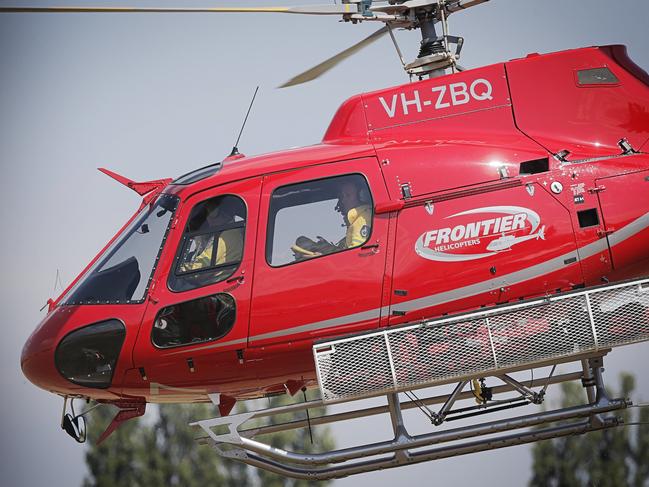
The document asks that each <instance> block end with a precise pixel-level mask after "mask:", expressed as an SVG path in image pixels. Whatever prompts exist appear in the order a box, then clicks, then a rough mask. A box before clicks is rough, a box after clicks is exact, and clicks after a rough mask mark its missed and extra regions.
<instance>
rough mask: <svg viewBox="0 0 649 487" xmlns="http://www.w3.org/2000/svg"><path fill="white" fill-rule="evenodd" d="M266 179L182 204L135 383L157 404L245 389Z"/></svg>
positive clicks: (142, 337)
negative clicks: (262, 191) (257, 237)
mask: <svg viewBox="0 0 649 487" xmlns="http://www.w3.org/2000/svg"><path fill="white" fill-rule="evenodd" d="M260 189H261V179H260V178H255V179H249V180H245V181H241V182H236V183H231V184H226V185H222V186H218V187H216V188H212V189H210V190H207V191H203V192H200V193H198V194H196V195H193V196H191V197H189V198H188V199H187V201H185V202H184V204H183V205H182V208H181V210H180V214H179V216H178V220H177V221H176V222H175V224H174V230H173V232H172V233H171V234H170V238H169V241H168V242H167V244H166V246H165V250H164V252H163V255H162V259H161V264H160V266H159V271H158V272H157V273H156V275H155V278H154V283H153V285H152V288H153V289H152V291H151V298H150V300H149V303H148V306H147V309H146V312H145V316H144V320H143V322H142V326H141V327H140V333H139V336H138V340H137V344H136V347H135V351H134V363H135V367H136V371H137V373H134V374H133V376H132V377H131V378H130V379H131V380H132V381H144V382H143V387H145V388H146V387H147V386H148V391H147V395H149V396H150V399H151V400H154V401H158V402H164V401H165V400H170V399H172V398H173V399H175V400H197V399H199V398H202V399H205V394H207V393H210V392H215V391H218V392H227V391H228V390H236V389H237V388H238V387H240V382H241V381H244V380H245V377H246V375H245V374H246V372H245V366H244V365H243V363H240V362H242V361H240V360H238V359H239V357H241V356H242V350H243V349H244V348H245V346H246V341H247V333H248V318H249V313H250V297H251V290H252V270H253V262H254V247H255V234H256V229H257V214H258V208H259V194H260Z"/></svg>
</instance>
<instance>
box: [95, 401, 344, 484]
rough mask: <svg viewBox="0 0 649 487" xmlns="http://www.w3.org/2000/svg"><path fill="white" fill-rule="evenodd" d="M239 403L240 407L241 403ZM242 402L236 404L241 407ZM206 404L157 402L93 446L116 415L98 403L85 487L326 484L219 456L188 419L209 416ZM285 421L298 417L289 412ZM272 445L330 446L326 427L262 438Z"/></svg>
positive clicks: (293, 447)
mask: <svg viewBox="0 0 649 487" xmlns="http://www.w3.org/2000/svg"><path fill="white" fill-rule="evenodd" d="M286 402H288V400H287V399H285V398H284V396H282V397H279V398H273V399H272V400H271V406H276V405H279V404H282V403H286ZM242 406H244V405H243V404H242ZM244 409H245V407H240V408H239V412H242V411H243V410H244ZM214 411H215V408H214V406H211V405H209V404H191V405H178V404H165V405H160V406H159V407H158V411H157V417H155V419H154V418H152V417H145V418H141V419H139V420H130V421H127V422H126V423H124V424H123V425H122V426H120V427H119V428H118V429H117V431H115V432H114V433H113V434H112V435H111V436H110V437H109V438H108V439H107V440H106V441H104V442H103V443H102V444H100V445H96V441H97V438H98V437H99V435H100V434H101V433H102V432H103V430H104V429H105V428H106V426H107V425H108V423H109V422H110V421H111V420H112V418H113V416H114V415H115V410H114V409H113V408H112V407H106V406H102V407H99V408H97V409H95V410H94V411H92V413H90V415H91V417H90V418H89V422H88V449H87V452H86V464H87V466H88V475H87V476H86V478H85V479H84V482H83V485H84V487H91V486H97V487H108V486H111V487H113V486H121V485H124V486H129V487H131V486H132V487H149V486H151V487H159V486H162V485H164V486H183V487H185V486H187V487H194V486H195V487H198V486H201V487H203V486H206V485H209V486H210V487H219V486H234V485H236V486H255V485H262V486H264V487H267V486H290V487H307V486H311V485H316V484H317V485H318V486H325V485H326V484H327V483H326V482H309V481H301V480H294V479H287V478H285V477H281V476H278V475H274V474H271V473H269V472H265V471H261V470H257V469H254V468H251V467H248V466H246V465H245V464H242V463H239V462H235V461H232V460H228V459H224V458H221V457H219V456H218V455H216V453H215V452H214V451H212V450H211V449H210V448H208V447H206V446H201V445H198V444H197V443H196V441H195V440H194V437H195V433H196V432H195V431H194V430H192V428H191V427H190V426H189V423H190V422H192V421H196V420H198V419H204V418H209V417H211V416H214ZM283 419H285V420H286V419H289V420H295V419H302V418H298V417H297V416H295V415H291V416H289V417H288V418H283ZM265 440H266V441H269V442H270V443H271V444H272V445H273V446H276V447H279V448H284V449H288V450H296V451H305V452H314V451H323V450H327V449H331V448H333V440H332V437H331V435H330V433H329V431H328V429H327V428H323V429H321V430H320V432H319V433H318V434H315V432H314V435H313V441H314V443H313V445H312V444H311V443H310V440H309V433H308V431H303V430H294V431H286V432H282V433H276V434H274V435H272V436H269V437H268V438H265Z"/></svg>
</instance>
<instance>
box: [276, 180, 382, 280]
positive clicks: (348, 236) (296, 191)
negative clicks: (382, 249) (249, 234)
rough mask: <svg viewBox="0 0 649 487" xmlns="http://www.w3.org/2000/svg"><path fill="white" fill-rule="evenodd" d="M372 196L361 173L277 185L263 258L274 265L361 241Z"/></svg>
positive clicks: (369, 222)
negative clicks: (278, 186)
mask: <svg viewBox="0 0 649 487" xmlns="http://www.w3.org/2000/svg"><path fill="white" fill-rule="evenodd" d="M372 208H373V204H372V195H371V193H370V189H369V186H368V185H367V181H366V180H365V178H364V177H363V176H362V175H360V174H349V175H345V176H336V177H332V178H328V179H319V180H315V181H307V182H304V183H299V184H292V185H289V186H282V187H280V188H277V189H276V190H275V191H274V192H273V195H272V197H271V200H270V212H269V221H268V227H269V229H268V237H267V240H266V261H267V262H268V263H269V264H270V265H271V266H273V267H279V266H283V265H287V264H292V263H294V262H299V261H303V260H309V259H313V258H317V257H321V256H323V255H328V254H334V253H337V252H342V251H345V250H347V249H352V248H356V247H360V246H362V245H364V244H365V243H366V242H367V240H368V239H369V238H370V234H371V233H372V218H373V211H372Z"/></svg>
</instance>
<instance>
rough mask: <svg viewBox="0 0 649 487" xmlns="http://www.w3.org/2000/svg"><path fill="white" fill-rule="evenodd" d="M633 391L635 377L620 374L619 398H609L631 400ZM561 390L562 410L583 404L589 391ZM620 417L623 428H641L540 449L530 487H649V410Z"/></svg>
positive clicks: (557, 441)
mask: <svg viewBox="0 0 649 487" xmlns="http://www.w3.org/2000/svg"><path fill="white" fill-rule="evenodd" d="M634 388H635V380H634V378H633V376H632V375H630V374H622V375H621V376H620V393H619V394H618V395H615V394H611V396H614V397H618V396H619V397H630V395H631V393H632V392H633V390H634ZM561 389H562V400H561V405H562V407H570V406H574V405H576V404H583V403H584V400H585V391H584V389H583V387H581V385H579V384H575V383H564V384H562V386H561ZM616 414H617V415H618V416H621V417H622V419H623V420H624V422H625V423H630V422H637V423H641V424H640V425H632V426H627V427H624V426H622V427H618V428H613V429H608V430H604V431H597V432H592V433H587V434H585V435H578V436H568V437H564V438H555V439H552V440H546V441H542V442H539V443H537V444H536V445H535V446H534V449H533V452H532V455H533V459H534V464H533V467H532V479H531V480H530V484H529V485H530V486H531V487H537V486H538V487H541V486H543V487H546V486H561V487H564V486H565V487H577V486H597V487H617V486H623V485H629V486H634V487H642V486H646V485H647V484H648V483H649V408H640V412H639V414H637V415H633V414H632V411H631V410H629V409H626V410H623V411H621V412H619V411H618V412H616ZM642 423H644V424H642Z"/></svg>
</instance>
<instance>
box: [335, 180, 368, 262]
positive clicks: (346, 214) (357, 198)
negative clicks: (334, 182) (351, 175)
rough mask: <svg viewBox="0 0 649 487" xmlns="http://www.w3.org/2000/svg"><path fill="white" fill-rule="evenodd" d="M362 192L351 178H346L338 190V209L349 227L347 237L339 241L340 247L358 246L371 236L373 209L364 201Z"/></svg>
mask: <svg viewBox="0 0 649 487" xmlns="http://www.w3.org/2000/svg"><path fill="white" fill-rule="evenodd" d="M361 192H362V190H361V189H360V188H359V187H358V185H357V184H356V183H355V182H354V181H353V180H351V179H347V180H345V181H344V182H343V183H342V185H341V186H340V189H339V191H338V205H337V206H336V209H337V210H338V211H340V212H341V213H342V214H343V220H344V222H345V225H346V227H347V230H346V232H345V239H344V240H341V241H340V242H339V243H338V247H339V248H342V249H350V248H353V247H358V246H359V245H362V244H363V243H365V241H366V240H367V237H369V236H370V229H371V228H370V226H371V224H372V209H371V207H370V205H368V204H366V203H364V202H363V201H362V195H361Z"/></svg>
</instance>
